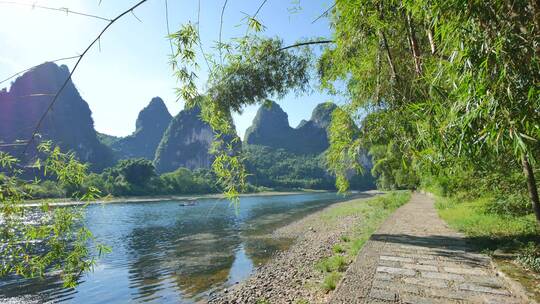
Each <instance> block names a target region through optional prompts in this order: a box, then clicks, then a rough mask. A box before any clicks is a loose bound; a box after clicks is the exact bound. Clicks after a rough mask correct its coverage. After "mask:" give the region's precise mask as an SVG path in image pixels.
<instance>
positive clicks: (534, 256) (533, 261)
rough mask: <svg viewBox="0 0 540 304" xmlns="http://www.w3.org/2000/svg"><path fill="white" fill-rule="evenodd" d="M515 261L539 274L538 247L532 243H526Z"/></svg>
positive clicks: (539, 259)
mask: <svg viewBox="0 0 540 304" xmlns="http://www.w3.org/2000/svg"><path fill="white" fill-rule="evenodd" d="M516 260H517V261H518V262H519V263H520V264H522V265H523V266H525V267H527V268H530V269H531V270H533V271H536V272H538V273H540V245H539V244H537V243H534V242H529V243H527V245H526V246H525V247H524V248H523V250H522V251H521V252H520V253H519V255H518V257H517V259H516Z"/></svg>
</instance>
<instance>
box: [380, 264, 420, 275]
mask: <svg viewBox="0 0 540 304" xmlns="http://www.w3.org/2000/svg"><path fill="white" fill-rule="evenodd" d="M377 272H385V273H391V274H399V275H404V276H414V275H415V274H416V271H414V270H411V269H405V268H396V267H386V266H379V267H377Z"/></svg>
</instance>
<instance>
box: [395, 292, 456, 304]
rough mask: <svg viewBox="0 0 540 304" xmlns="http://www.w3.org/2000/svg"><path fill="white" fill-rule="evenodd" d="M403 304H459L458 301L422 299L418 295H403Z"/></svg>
mask: <svg viewBox="0 0 540 304" xmlns="http://www.w3.org/2000/svg"><path fill="white" fill-rule="evenodd" d="M400 300H401V303H407V304H450V303H459V302H457V301H453V300H449V299H435V298H427V297H420V296H416V295H408V294H405V295H402V296H401V298H400Z"/></svg>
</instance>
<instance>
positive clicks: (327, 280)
mask: <svg viewBox="0 0 540 304" xmlns="http://www.w3.org/2000/svg"><path fill="white" fill-rule="evenodd" d="M341 276H342V275H341V274H340V273H337V272H331V273H329V274H328V275H327V276H326V277H324V281H323V288H324V290H327V291H328V290H334V289H336V287H337V284H338V283H339V280H341Z"/></svg>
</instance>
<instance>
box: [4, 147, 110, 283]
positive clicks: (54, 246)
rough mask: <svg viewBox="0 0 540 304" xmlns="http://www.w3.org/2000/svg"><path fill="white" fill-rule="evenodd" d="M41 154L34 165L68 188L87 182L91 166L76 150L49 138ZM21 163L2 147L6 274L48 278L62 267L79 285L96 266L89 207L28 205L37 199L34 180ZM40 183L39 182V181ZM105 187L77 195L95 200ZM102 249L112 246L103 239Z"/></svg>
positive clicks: (68, 279)
mask: <svg viewBox="0 0 540 304" xmlns="http://www.w3.org/2000/svg"><path fill="white" fill-rule="evenodd" d="M38 149H39V151H40V153H41V155H44V156H45V157H44V158H43V159H38V160H37V161H36V162H35V164H34V166H35V168H36V169H38V170H41V171H42V172H43V174H44V175H45V176H50V177H53V178H55V179H56V180H57V181H58V183H59V184H61V185H63V187H67V188H71V189H73V188H77V186H79V185H81V184H82V182H83V180H84V177H85V176H86V172H87V165H84V164H81V163H80V162H78V161H77V160H76V158H75V156H74V154H73V153H68V154H65V153H62V152H61V151H60V149H59V148H58V147H56V148H53V147H51V145H50V144H49V143H43V144H41V145H40V146H39V147H38ZM19 167H20V163H19V162H18V160H17V159H16V158H14V157H12V156H11V155H9V154H6V153H3V152H0V168H1V169H2V172H4V173H3V174H2V175H0V203H1V206H0V215H1V216H0V217H1V219H2V220H1V222H2V225H0V238H1V242H0V243H2V246H0V256H2V263H1V266H0V277H4V276H8V275H19V276H23V277H27V278H33V277H42V276H44V275H45V273H46V272H49V271H52V270H61V276H62V278H63V280H64V286H66V287H73V286H74V285H76V283H77V280H78V279H79V276H80V275H81V273H82V272H84V271H88V270H90V269H91V268H92V266H93V265H94V259H93V258H91V257H90V253H89V249H88V242H89V241H92V234H91V232H90V231H89V230H88V229H87V228H85V227H84V226H82V225H81V220H82V218H83V216H84V207H82V208H80V207H65V208H51V207H50V206H49V205H48V204H47V203H43V204H42V205H41V206H40V208H38V209H32V208H27V207H24V206H23V205H22V203H23V201H24V200H27V199H31V198H32V189H33V188H34V185H33V184H32V183H31V182H27V181H24V180H22V179H20V178H19V176H20V174H21V173H22V170H21V169H19ZM36 182H37V181H36ZM98 194H99V191H98V190H97V189H95V188H88V189H87V192H85V193H82V192H74V193H73V195H74V197H75V198H78V199H83V200H89V199H93V198H95V197H96V196H97V195H98ZM97 248H98V251H99V253H100V254H101V253H102V252H104V251H106V250H107V248H106V247H104V246H102V245H100V244H98V246H97Z"/></svg>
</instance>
